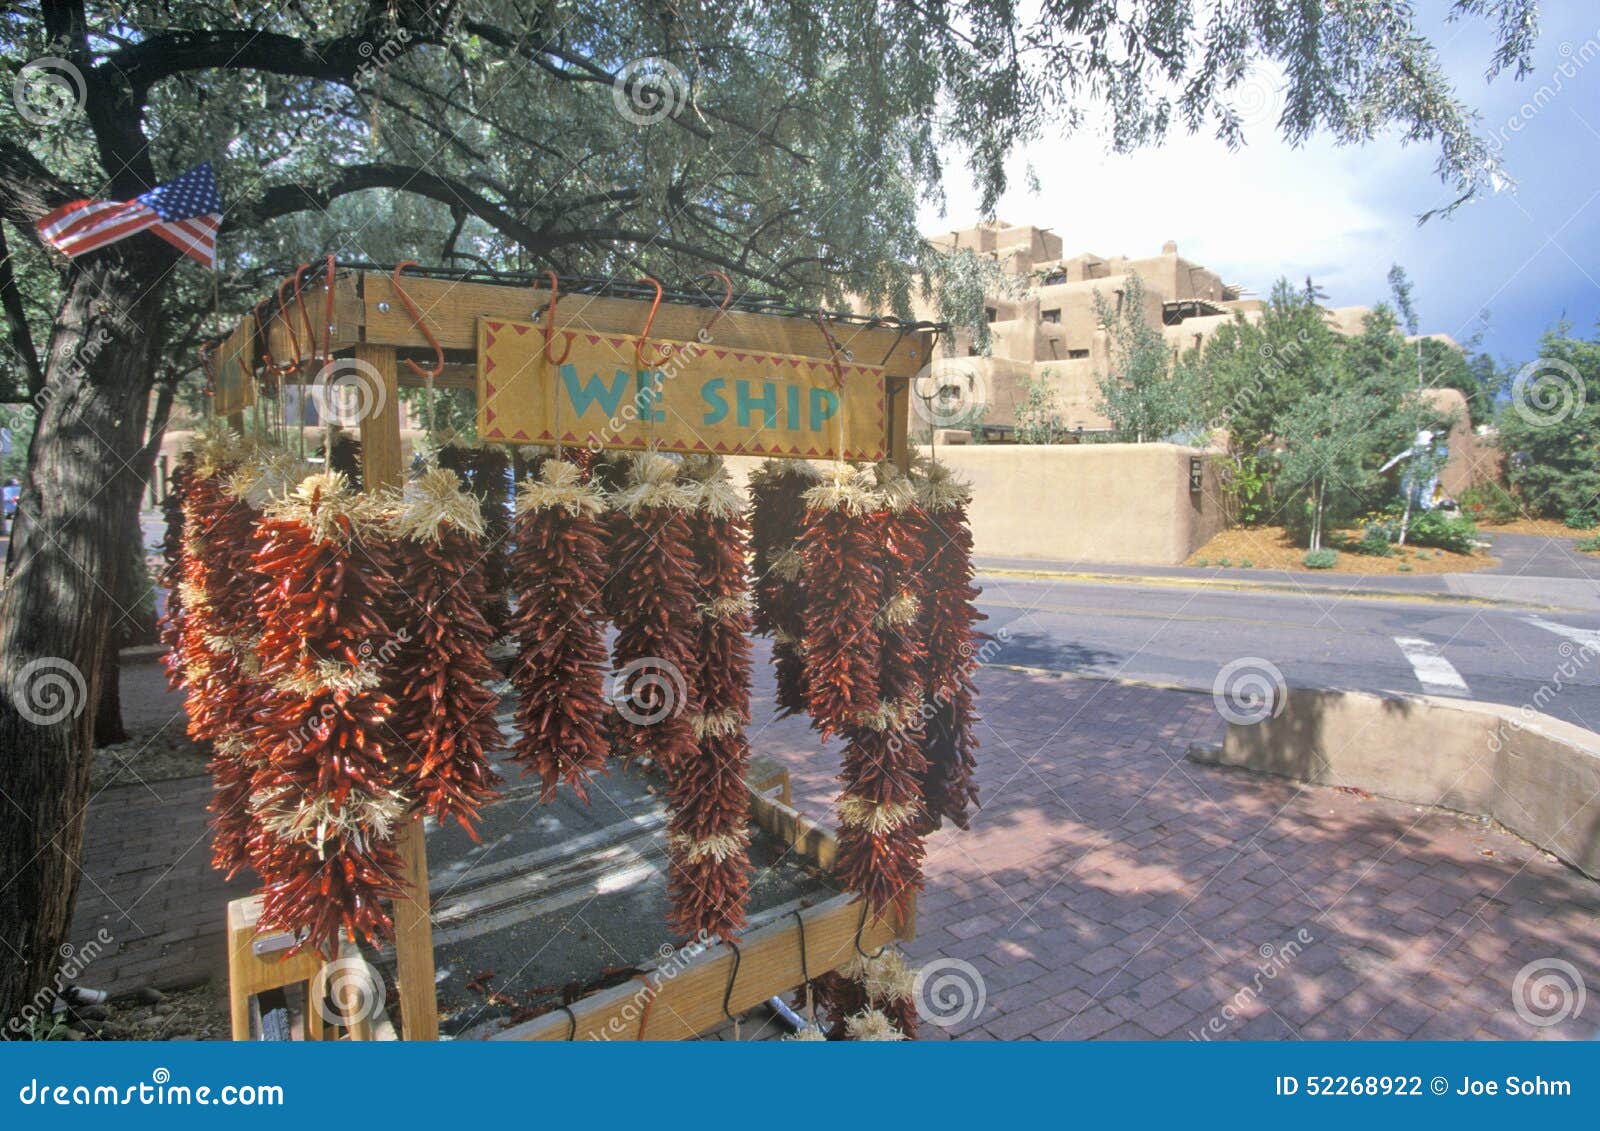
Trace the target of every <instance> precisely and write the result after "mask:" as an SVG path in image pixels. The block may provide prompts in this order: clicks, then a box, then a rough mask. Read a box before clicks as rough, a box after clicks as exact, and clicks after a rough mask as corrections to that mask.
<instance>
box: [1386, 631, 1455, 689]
mask: <svg viewBox="0 0 1600 1131" xmlns="http://www.w3.org/2000/svg"><path fill="white" fill-rule="evenodd" d="M1394 642H1395V643H1396V644H1398V645H1399V646H1400V651H1401V652H1403V653H1404V654H1405V657H1406V659H1407V660H1409V661H1411V670H1412V671H1413V672H1415V673H1416V675H1417V682H1418V683H1420V684H1422V690H1424V691H1426V692H1427V693H1428V694H1430V695H1457V696H1465V695H1466V694H1467V692H1468V688H1467V681H1466V680H1464V679H1462V678H1461V673H1460V672H1458V671H1456V669H1455V665H1454V664H1452V663H1451V662H1450V661H1449V660H1447V659H1445V658H1444V653H1442V652H1440V651H1439V646H1438V645H1437V644H1435V643H1433V642H1432V641H1429V640H1423V639H1421V638H1420V637H1416V636H1396V637H1395V638H1394Z"/></svg>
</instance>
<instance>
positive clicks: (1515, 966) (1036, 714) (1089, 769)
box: [73, 646, 1600, 1039]
mask: <svg viewBox="0 0 1600 1131" xmlns="http://www.w3.org/2000/svg"><path fill="white" fill-rule="evenodd" d="M764 656H765V647H764V646H763V647H761V648H760V649H759V650H758V665H759V671H758V679H757V694H758V696H760V697H761V698H759V699H758V703H759V704H761V706H760V707H759V708H758V712H757V716H758V717H757V723H756V725H755V726H754V727H753V728H752V735H753V737H754V741H755V746H756V748H757V750H758V752H759V753H762V754H764V755H766V756H768V757H771V758H774V759H777V760H779V761H781V762H783V763H784V764H785V765H787V766H788V767H789V768H790V770H791V773H792V775H793V785H794V791H795V797H796V800H797V803H798V804H799V805H800V806H801V807H802V808H804V809H806V810H807V811H809V812H811V813H813V814H816V815H826V813H827V809H828V803H829V799H830V798H831V797H832V795H833V793H834V792H835V789H836V783H835V781H834V776H835V774H836V772H837V753H836V751H833V750H821V751H819V749H818V747H817V743H816V739H815V736H814V734H813V733H812V732H811V731H810V730H809V729H808V727H807V726H806V723H805V720H803V719H787V720H784V721H782V722H775V723H774V722H771V721H770V710H768V709H767V708H766V707H765V703H767V702H769V701H770V691H771V682H770V678H769V677H768V676H767V673H766V669H765V666H764ZM979 682H980V687H981V690H982V706H983V708H984V710H985V712H986V714H987V716H988V721H987V722H986V723H985V724H984V725H983V731H982V734H983V745H984V749H983V751H982V769H981V772H980V783H981V785H982V789H983V793H984V797H985V808H984V810H983V811H982V813H981V814H980V815H979V818H978V820H977V821H976V822H975V824H974V827H973V829H972V830H971V831H970V832H968V833H965V834H963V833H960V832H958V831H953V830H952V831H946V832H941V833H938V834H936V835H935V837H934V839H933V841H932V842H931V844H930V854H929V862H928V873H929V876H930V883H929V888H928V890H927V892H926V893H925V894H924V897H923V899H922V902H921V913H920V923H919V929H920V933H919V935H918V937H917V939H916V940H915V941H914V942H913V943H911V944H910V945H909V946H908V948H907V949H908V952H909V954H910V956H911V957H912V958H914V959H915V960H916V961H917V962H919V963H926V962H930V961H933V960H935V959H941V958H943V959H959V960H961V961H963V962H967V963H970V964H971V965H972V967H973V968H974V969H975V970H976V971H977V972H978V974H979V975H980V976H981V978H982V982H983V991H984V995H985V998H986V1001H985V1005H984V1008H983V1010H982V1011H981V1012H980V1013H978V1014H977V1015H976V1016H973V1017H969V1018H967V1019H966V1020H964V1021H963V1022H961V1023H960V1024H957V1025H954V1026H952V1027H951V1028H949V1029H948V1030H941V1029H939V1028H938V1027H936V1026H933V1025H928V1026H925V1035H927V1036H930V1037H938V1036H940V1035H941V1034H945V1033H947V1034H948V1035H951V1036H960V1037H965V1038H978V1039H982V1038H999V1039H1016V1038H1038V1039H1051V1038H1060V1039H1078V1038H1091V1037H1095V1038H1135V1039H1145V1038H1155V1037H1159V1038H1169V1039H1183V1038H1186V1037H1189V1036H1191V1035H1197V1036H1206V1037H1209V1038H1212V1039H1222V1038H1241V1037H1242V1038H1291V1037H1303V1038H1307V1039H1310V1038H1346V1037H1360V1038H1363V1039H1379V1038H1403V1037H1419V1038H1421V1037H1443V1038H1457V1039H1461V1038H1471V1037H1528V1038H1539V1037H1580V1036H1592V1035H1593V1034H1594V1033H1595V1032H1596V1030H1597V1029H1600V885H1597V884H1595V883H1593V882H1592V881H1589V880H1587V879H1585V878H1584V877H1582V876H1581V875H1579V874H1578V873H1576V872H1573V871H1571V870H1570V869H1567V868H1564V867H1563V866H1561V865H1560V864H1558V863H1556V862H1554V861H1552V860H1551V859H1549V858H1548V857H1546V856H1545V855H1544V854H1543V853H1541V852H1539V851H1537V850H1535V849H1533V848H1531V847H1530V846H1528V845H1526V844H1524V843H1523V842H1521V841H1519V840H1517V839H1515V838H1513V837H1510V836H1508V835H1505V834H1503V833H1498V832H1495V831H1493V830H1491V829H1489V828H1487V827H1485V826H1483V825H1482V824H1480V823H1477V822H1473V821H1469V820H1465V819H1463V818H1459V817H1453V816H1450V815H1447V814H1438V813H1430V812H1425V811H1422V810H1419V809H1417V808H1416V807H1414V806H1409V805H1402V804H1398V803H1394V802H1388V801H1383V800H1379V799H1374V798H1370V797H1366V796H1361V795H1355V794H1349V793H1343V792H1340V791H1338V790H1335V789H1328V788H1301V787H1298V786H1296V785H1294V784H1292V783H1289V782H1284V781H1278V780H1273V779H1264V778H1257V777H1253V776H1248V775H1245V774H1240V773H1235V772H1230V771H1224V770H1218V769H1213V768H1206V767H1201V766H1197V765H1193V764H1190V763H1188V762H1186V761H1185V760H1184V757H1183V756H1184V753H1185V751H1186V750H1187V748H1188V746H1189V745H1190V744H1191V743H1195V742H1207V741H1216V740H1217V739H1218V738H1219V737H1220V735H1221V733H1222V724H1221V721H1220V720H1219V719H1218V718H1217V716H1216V714H1215V712H1214V711H1213V709H1212V705H1211V701H1210V698H1209V697H1208V696H1202V695H1195V694H1190V693H1185V692H1175V691H1165V690H1159V689H1155V688H1148V687H1136V686H1129V685H1122V684H1117V683H1108V682H1101V681H1096V680H1088V679H1082V680H1080V679H1063V678H1059V677H1055V676H1051V675H1047V674H1033V673H1028V672H1018V671H1009V670H1001V669H995V668H991V669H986V670H985V671H984V672H983V673H981V675H980V681H979ZM1404 755H1405V752H1404V751H1396V756H1397V757H1403V756H1404ZM205 794H206V788H205V783H204V782H203V781H198V780H193V779H191V780H188V781H183V782H168V783H157V784H155V785H153V786H151V787H148V788H147V787H144V786H132V787H122V788H117V789H113V790H108V791H106V792H105V793H103V794H101V795H100V796H99V797H98V798H96V800H95V801H94V802H93V804H92V805H91V808H90V813H89V829H88V837H87V848H86V852H85V857H84V860H83V862H82V863H83V871H84V882H83V884H82V889H81V894H80V898H79V904H78V913H77V919H76V920H75V922H74V930H73V938H74V941H77V942H80V943H81V942H83V941H85V940H87V939H88V938H90V937H92V936H93V934H94V932H95V931H96V930H97V929H99V928H100V927H102V926H103V927H105V928H106V929H107V930H109V931H110V932H111V934H112V935H113V936H114V938H115V940H116V945H115V947H114V948H112V950H111V952H110V953H108V954H106V955H104V956H103V957H101V958H100V959H98V960H97V961H96V963H95V964H94V965H93V966H92V967H91V970H90V972H89V973H88V974H86V975H85V977H84V980H85V981H86V982H88V983H90V984H94V985H99V986H111V987H112V988H120V987H123V986H128V985H135V984H149V983H154V984H157V985H160V984H162V983H163V982H168V983H170V982H172V981H181V980H185V976H189V977H192V974H193V972H194V971H208V972H210V973H211V974H212V975H213V978H214V984H216V985H217V986H218V987H219V989H220V987H221V986H222V984H223V982H224V979H225V968H226V963H225V956H224V952H223V936H222V916H223V909H224V905H225V902H226V900H227V899H228V898H229V897H230V894H236V893H237V891H238V889H237V888H235V889H232V890H231V891H230V889H228V888H226V887H225V886H224V885H223V884H222V883H221V882H220V881H219V880H218V879H217V878H216V877H215V875H214V874H212V873H211V872H210V871H209V870H208V868H207V854H208V848H207V845H206V843H205V838H204V836H203V823H204V813H203V806H204V800H205ZM1549 960H1559V961H1562V962H1567V963H1570V964H1572V967H1573V968H1575V970H1576V971H1577V972H1578V974H1579V975H1580V976H1581V977H1583V978H1584V979H1585V980H1586V982H1587V987H1588V993H1587V1001H1588V1005H1587V1010H1586V1011H1585V1012H1584V1013H1583V1014H1582V1015H1581V1016H1580V1017H1572V1018H1567V1019H1565V1020H1563V1021H1562V1022H1560V1023H1559V1024H1555V1025H1552V1026H1548V1027H1546V1026H1537V1025H1531V1024H1528V1023H1527V1022H1525V1021H1523V1020H1521V1019H1520V1018H1519V1015H1518V1013H1517V1011H1516V1010H1515V1009H1514V1007H1513V996H1512V995H1513V984H1514V982H1515V981H1516V979H1517V976H1518V973H1519V971H1521V970H1523V969H1524V967H1525V966H1526V965H1527V964H1528V963H1530V962H1536V961H1549ZM1535 984H1537V979H1535V980H1534V981H1532V982H1530V983H1529V986H1530V987H1531V986H1532V985H1535ZM1525 988H1528V987H1525ZM1536 1004H1537V1003H1536ZM1558 1004H1559V1003H1558Z"/></svg>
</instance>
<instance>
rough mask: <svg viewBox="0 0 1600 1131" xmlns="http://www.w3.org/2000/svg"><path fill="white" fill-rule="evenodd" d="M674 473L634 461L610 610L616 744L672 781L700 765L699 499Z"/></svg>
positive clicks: (658, 459) (616, 519) (617, 518)
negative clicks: (694, 543)
mask: <svg viewBox="0 0 1600 1131" xmlns="http://www.w3.org/2000/svg"><path fill="white" fill-rule="evenodd" d="M677 471H678V465H677V464H676V463H674V462H673V461H672V460H670V459H667V458H666V457H665V456H661V455H657V454H655V453H650V452H647V453H641V454H639V455H636V456H634V457H633V458H632V459H631V460H630V461H629V476H628V482H627V485H626V486H625V487H624V488H623V489H622V490H621V491H619V492H618V493H617V494H616V496H615V497H614V499H613V500H612V505H613V508H614V514H613V517H612V521H611V523H610V524H609V526H610V530H609V533H610V536H611V543H610V546H609V548H608V553H607V566H608V568H609V569H612V570H613V571H614V572H613V573H612V576H611V578H610V579H609V581H608V583H607V584H608V585H611V586H613V587H615V588H614V590H613V592H614V593H615V596H614V598H613V602H614V603H613V604H611V605H608V608H609V609H610V612H611V615H612V619H613V622H614V624H615V625H616V638H615V639H614V640H613V641H612V646H611V655H612V663H613V665H614V667H615V669H616V676H615V679H614V680H613V684H612V689H611V691H612V700H613V703H614V704H615V706H616V709H617V713H618V715H619V716H620V718H619V722H618V731H619V736H620V738H621V739H622V742H623V744H624V746H625V748H626V749H627V750H628V752H629V753H630V754H638V753H644V754H648V755H649V757H650V758H651V760H652V761H653V762H654V763H655V764H656V766H657V767H659V768H660V770H661V771H662V773H664V774H666V775H667V780H668V781H669V782H670V781H671V780H673V775H674V774H675V773H676V772H677V767H678V765H679V764H680V763H681V762H682V761H683V760H684V759H686V758H692V757H694V755H695V753H696V750H697V744H696V741H695V734H694V727H693V725H692V724H691V723H690V721H689V717H690V716H692V715H693V714H694V713H695V712H696V710H697V707H696V702H697V699H696V689H695V686H694V682H693V677H694V675H695V672H696V669H697V667H698V664H697V662H696V657H695V644H696V641H697V639H698V637H699V631H700V625H699V618H698V617H697V616H696V614H695V607H694V591H693V585H694V576H695V564H694V557H693V554H692V552H691V551H690V549H689V545H688V539H689V523H688V514H689V512H690V511H691V510H693V509H694V507H695V504H696V502H697V492H696V491H695V490H694V489H693V488H692V487H688V486H685V485H683V484H680V483H678V482H676V477H677Z"/></svg>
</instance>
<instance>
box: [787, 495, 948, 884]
mask: <svg viewBox="0 0 1600 1131" xmlns="http://www.w3.org/2000/svg"><path fill="white" fill-rule="evenodd" d="M901 488H902V489H898V490H897V491H896V493H895V494H894V495H893V496H887V495H886V494H885V493H884V492H883V491H881V490H879V489H878V488H877V485H876V483H875V482H874V479H873V476H872V473H871V472H868V471H856V470H854V469H851V468H848V467H844V466H840V467H837V468H835V469H834V470H833V472H832V473H831V474H830V475H829V476H827V477H825V478H824V480H823V483H822V485H821V486H818V487H814V488H812V489H811V490H810V491H808V492H807V493H806V503H807V508H808V509H807V512H806V530H805V533H804V535H803V536H802V538H801V550H802V554H803V556H804V562H805V570H806V578H807V584H808V587H809V596H808V601H807V607H806V637H805V655H806V667H807V674H808V679H809V690H810V701H811V717H812V721H813V723H814V724H815V725H817V726H818V727H819V729H821V730H822V732H823V734H824V735H828V734H831V733H839V734H842V735H843V736H844V739H845V749H844V757H843V770H842V772H841V773H840V780H841V782H842V783H843V790H842V792H841V793H840V795H839V798H838V802H837V806H838V814H839V855H838V860H837V863H836V864H835V869H834V871H835V874H836V875H837V876H838V877H839V880H840V882H841V883H842V884H843V885H844V886H845V888H846V889H848V890H850V891H853V892H857V893H858V894H860V895H861V896H862V897H863V898H864V899H865V900H866V902H867V906H868V908H869V910H870V911H871V912H872V914H874V915H881V914H883V913H884V912H885V911H886V910H887V909H888V908H889V907H890V906H891V905H898V906H902V907H903V906H904V905H905V904H906V903H907V902H908V901H909V900H910V899H911V897H912V895H913V894H914V893H915V892H916V890H917V889H918V888H919V887H920V886H921V883H922V858H923V845H922V837H921V835H920V834H919V833H918V831H917V826H918V824H919V822H920V818H921V799H920V781H919V773H920V770H921V768H922V754H921V751H920V750H919V749H918V748H917V743H916V742H915V741H914V740H913V739H911V738H910V737H909V735H908V730H909V729H910V727H911V725H912V724H913V722H914V718H915V714H916V709H917V699H916V696H915V688H916V682H917V676H916V661H917V657H918V655H919V651H918V648H917V646H916V644H915V642H914V640H912V638H911V634H910V633H909V632H908V626H909V624H910V622H911V621H912V620H913V619H914V618H915V615H916V606H915V602H914V601H909V602H908V600H907V599H906V595H905V593H904V592H903V591H902V590H903V587H904V586H905V585H906V584H907V583H908V580H909V577H910V574H911V570H912V569H913V567H912V565H911V564H910V559H907V560H905V561H902V560H901V559H900V558H899V557H898V556H897V553H896V552H894V551H893V550H892V549H891V545H890V536H891V529H892V528H894V527H895V525H896V524H898V523H899V522H900V517H899V512H900V511H903V510H904V509H905V506H906V504H907V503H908V502H909V500H910V494H909V492H908V491H906V490H904V489H903V485H901ZM899 550H900V551H902V552H908V551H907V547H905V546H904V545H903V544H902V545H901V546H900V547H899Z"/></svg>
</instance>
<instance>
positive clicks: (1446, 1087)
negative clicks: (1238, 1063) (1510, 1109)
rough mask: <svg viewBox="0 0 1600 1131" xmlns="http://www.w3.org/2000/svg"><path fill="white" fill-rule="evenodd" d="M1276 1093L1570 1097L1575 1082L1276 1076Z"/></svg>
mask: <svg viewBox="0 0 1600 1131" xmlns="http://www.w3.org/2000/svg"><path fill="white" fill-rule="evenodd" d="M1273 1092H1274V1094H1275V1095H1279V1096H1428V1095H1433V1096H1446V1095H1449V1096H1494V1097H1497V1098H1506V1099H1520V1098H1522V1097H1524V1096H1570V1095H1572V1081H1570V1080H1550V1079H1546V1078H1545V1077H1543V1076H1503V1077H1500V1078H1498V1079H1493V1080H1491V1079H1480V1078H1478V1077H1476V1076H1461V1077H1458V1078H1456V1079H1446V1078H1445V1077H1443V1076H1433V1077H1424V1076H1379V1075H1369V1076H1275V1077H1274V1078H1273Z"/></svg>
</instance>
